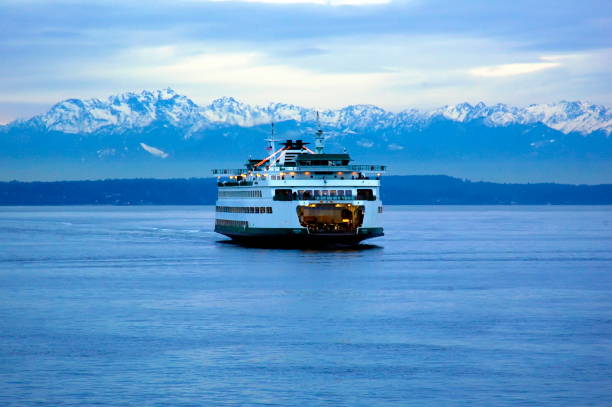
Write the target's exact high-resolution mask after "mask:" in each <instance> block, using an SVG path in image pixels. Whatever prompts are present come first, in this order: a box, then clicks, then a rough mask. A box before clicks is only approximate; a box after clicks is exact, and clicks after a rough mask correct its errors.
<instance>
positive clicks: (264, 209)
mask: <svg viewBox="0 0 612 407" xmlns="http://www.w3.org/2000/svg"><path fill="white" fill-rule="evenodd" d="M216 210H217V212H226V213H272V207H271V206H217V207H216Z"/></svg>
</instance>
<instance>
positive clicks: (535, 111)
mask: <svg viewBox="0 0 612 407" xmlns="http://www.w3.org/2000/svg"><path fill="white" fill-rule="evenodd" d="M287 120H292V121H295V122H297V123H312V122H314V121H315V120H316V111H315V110H314V109H310V108H304V107H300V106H296V105H291V104H283V103H270V104H268V105H267V106H252V105H249V104H245V103H242V102H240V101H238V100H236V99H234V98H232V97H223V98H220V99H216V100H214V101H213V102H212V103H210V104H208V105H204V106H198V105H197V104H196V103H194V102H193V101H192V100H191V99H189V98H187V97H186V96H183V95H179V94H177V93H176V92H175V91H173V90H172V89H165V90H157V91H153V92H151V91H142V92H140V93H131V92H130V93H125V94H122V95H118V96H111V97H109V98H108V99H106V100H100V99H88V100H81V99H68V100H65V101H62V102H60V103H58V104H56V105H54V106H53V107H52V108H51V109H50V110H49V111H48V112H47V113H45V114H42V115H39V116H35V117H33V118H32V119H29V120H18V121H15V122H13V123H10V124H8V125H7V126H4V127H6V128H9V127H15V126H19V127H35V128H37V129H44V130H46V131H57V132H62V133H68V134H91V133H96V132H111V133H112V132H124V131H128V130H133V129H142V128H145V127H147V126H151V125H153V124H159V125H163V126H172V127H175V128H180V129H184V130H185V136H186V137H189V136H190V135H192V134H194V133H196V132H198V131H201V130H205V129H207V128H218V127H220V126H221V127H222V126H240V127H252V126H256V125H260V124H265V123H270V122H271V121H275V122H281V121H287ZM435 120H449V121H453V122H460V123H468V122H471V121H474V120H481V121H483V123H484V124H485V125H487V126H491V127H504V126H508V125H511V124H534V123H541V124H544V125H545V126H548V127H550V128H552V129H555V130H559V131H561V132H563V133H565V134H568V133H571V132H576V133H580V134H590V133H593V132H597V131H602V132H604V133H605V134H606V135H609V134H610V133H612V111H611V110H610V109H608V108H607V107H605V106H601V105H594V104H589V103H587V102H583V101H577V102H566V101H562V102H559V103H550V104H539V105H530V106H527V107H514V106H508V105H505V104H495V105H486V104H484V103H482V102H481V103H478V104H476V105H471V104H469V103H461V104H457V105H452V106H444V107H441V108H438V109H434V110H431V111H419V110H415V109H410V110H404V111H401V112H399V113H394V112H389V111H385V110H384V109H381V108H379V107H376V106H373V105H352V106H347V107H344V108H341V109H337V110H322V111H320V122H321V124H322V125H324V126H327V127H332V128H336V129H338V130H343V131H345V132H346V131H349V132H350V131H359V132H368V131H377V130H382V129H396V130H397V129H399V130H401V129H411V128H415V127H417V128H418V127H424V126H427V125H428V124H430V123H431V122H432V121H435Z"/></svg>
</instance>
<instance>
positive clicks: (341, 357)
mask: <svg viewBox="0 0 612 407" xmlns="http://www.w3.org/2000/svg"><path fill="white" fill-rule="evenodd" d="M385 210H386V213H385V222H386V225H385V228H386V233H387V236H385V237H384V238H379V239H375V240H372V241H371V242H372V244H375V245H376V246H375V247H371V248H368V249H364V250H349V251H315V250H309V251H308V250H305V251H299V250H270V249H246V248H241V247H236V246H233V245H228V244H223V243H219V241H220V240H223V238H222V237H220V236H219V235H216V234H214V233H213V232H211V228H212V224H213V218H214V212H213V211H212V209H211V208H209V207H56V208H0V405H1V406H91V405H117V406H119V405H121V406H127V405H130V406H217V405H220V406H226V405H227V406H230V405H248V406H251V405H262V406H263V405H266V406H268V405H269V406H368V407H370V406H398V405H440V406H445V405H453V406H454V405H481V406H519V405H524V406H533V405H538V406H576V405H580V406H587V405H596V406H604V405H612V207H395V208H390V207H387V208H385Z"/></svg>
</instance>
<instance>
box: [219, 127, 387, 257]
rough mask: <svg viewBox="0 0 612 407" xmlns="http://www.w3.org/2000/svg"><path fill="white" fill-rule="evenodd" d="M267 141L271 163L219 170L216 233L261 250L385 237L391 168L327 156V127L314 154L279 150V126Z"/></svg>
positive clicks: (287, 145) (294, 143)
mask: <svg viewBox="0 0 612 407" xmlns="http://www.w3.org/2000/svg"><path fill="white" fill-rule="evenodd" d="M266 141H267V142H268V147H267V149H268V153H269V155H268V156H267V157H266V158H263V159H249V160H248V162H247V163H246V165H245V166H244V167H243V168H239V169H214V170H212V171H213V174H214V175H216V176H217V185H218V199H217V202H216V217H215V232H217V233H220V234H222V235H225V236H228V237H230V238H231V239H232V240H234V241H235V242H237V243H240V244H245V245H257V246H269V245H282V246H285V245H294V244H300V245H301V244H303V245H355V244H358V243H359V242H361V241H363V240H365V239H370V238H374V237H379V236H383V228H382V226H381V214H382V212H383V205H382V202H381V199H380V178H381V176H382V175H383V173H384V172H385V171H386V167H385V166H384V165H356V164H351V161H352V160H351V158H350V156H349V154H347V153H346V152H344V153H342V154H329V153H326V152H324V147H325V146H324V141H325V137H324V135H323V132H322V131H321V129H320V127H319V129H318V130H317V131H316V134H315V145H314V150H311V149H310V148H309V147H308V144H309V143H305V142H303V141H302V140H286V141H284V142H282V143H279V144H278V145H277V144H276V142H279V141H280V140H276V139H275V138H274V124H272V137H270V138H269V139H266ZM277 147H279V148H278V149H277ZM270 152H271V153H270Z"/></svg>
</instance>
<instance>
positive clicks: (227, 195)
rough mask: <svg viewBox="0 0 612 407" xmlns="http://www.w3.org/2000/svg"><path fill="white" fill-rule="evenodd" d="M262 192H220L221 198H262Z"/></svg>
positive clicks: (251, 190)
mask: <svg viewBox="0 0 612 407" xmlns="http://www.w3.org/2000/svg"><path fill="white" fill-rule="evenodd" d="M261 197H262V194H261V191H260V190H257V189H250V190H246V191H223V190H219V198H261Z"/></svg>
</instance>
